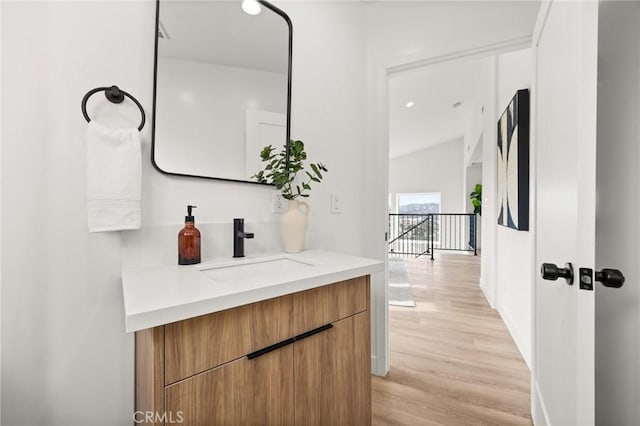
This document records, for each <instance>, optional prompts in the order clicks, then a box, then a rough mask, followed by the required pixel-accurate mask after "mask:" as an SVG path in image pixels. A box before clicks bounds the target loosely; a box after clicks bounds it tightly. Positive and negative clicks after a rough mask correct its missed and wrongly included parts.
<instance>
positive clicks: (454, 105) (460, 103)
mask: <svg viewBox="0 0 640 426" xmlns="http://www.w3.org/2000/svg"><path fill="white" fill-rule="evenodd" d="M461 106H462V102H461V101H458V102H455V103H454V104H453V105H451V108H460V107H461Z"/></svg>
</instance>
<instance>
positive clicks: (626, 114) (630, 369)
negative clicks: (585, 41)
mask: <svg viewBox="0 0 640 426" xmlns="http://www.w3.org/2000/svg"><path fill="white" fill-rule="evenodd" d="M599 26H600V28H599V30H598V35H599V40H598V56H599V61H598V122H597V125H598V134H597V137H598V139H597V140H598V142H597V171H596V179H597V180H596V185H597V200H596V203H597V205H596V209H597V210H596V212H597V213H596V265H595V266H596V269H597V270H600V269H601V268H617V269H620V270H621V271H622V272H623V273H624V275H625V277H626V282H625V283H624V286H623V287H622V288H620V289H612V288H606V287H604V286H602V285H601V284H599V283H596V284H595V286H594V290H595V310H596V321H595V325H596V330H595V333H596V334H595V346H596V353H595V368H596V370H595V371H596V373H595V374H596V378H595V380H596V382H595V384H596V392H595V400H596V424H611V425H614V424H615V425H621V426H623V425H638V424H640V405H639V404H638V401H640V366H639V363H638V360H640V344H639V340H640V287H639V286H638V280H639V279H640V266H639V263H638V258H639V257H640V253H639V249H638V247H639V246H638V237H639V236H640V224H639V221H638V210H639V209H640V195H639V193H638V184H639V183H640V182H639V178H638V169H640V148H639V146H640V126H639V124H638V122H639V119H640V8H639V7H638V3H637V2H604V3H601V4H600V17H599Z"/></svg>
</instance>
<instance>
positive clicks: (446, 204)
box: [389, 139, 464, 213]
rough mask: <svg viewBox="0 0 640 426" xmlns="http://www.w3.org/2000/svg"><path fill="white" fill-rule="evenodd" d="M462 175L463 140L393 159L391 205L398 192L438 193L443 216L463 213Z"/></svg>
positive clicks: (390, 184) (390, 180)
mask: <svg viewBox="0 0 640 426" xmlns="http://www.w3.org/2000/svg"><path fill="white" fill-rule="evenodd" d="M462 172H463V169H462V139H457V140H454V141H451V142H446V143H441V144H439V145H436V146H434V147H431V148H427V149H424V150H422V151H417V152H413V153H411V154H408V155H403V156H400V157H396V158H392V159H391V161H390V162H389V192H390V193H391V197H392V198H391V200H392V203H394V200H396V195H397V194H399V193H420V192H439V193H440V194H441V195H440V211H441V212H442V213H462V212H463V211H464V203H463V192H464V183H463V177H462Z"/></svg>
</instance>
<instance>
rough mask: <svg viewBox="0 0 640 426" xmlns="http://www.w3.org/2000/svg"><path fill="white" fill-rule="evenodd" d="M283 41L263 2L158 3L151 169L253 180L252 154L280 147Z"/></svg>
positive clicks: (277, 15) (286, 49)
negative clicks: (152, 167)
mask: <svg viewBox="0 0 640 426" xmlns="http://www.w3.org/2000/svg"><path fill="white" fill-rule="evenodd" d="M291 38H292V26H291V21H290V20H289V18H288V16H287V15H286V14H285V13H284V12H282V11H281V10H280V9H278V8H277V7H275V6H273V5H272V4H270V3H268V2H265V1H260V0H244V1H243V2H240V1H201V0H200V1H175V0H158V1H157V2H156V53H155V78H154V80H155V81H154V101H153V104H154V114H153V130H152V132H153V134H152V154H151V158H152V162H153V165H154V166H155V168H156V169H158V170H159V171H160V172H162V173H166V174H171V175H180V176H192V177H200V178H209V179H222V180H231V181H241V182H251V183H257V182H255V180H253V179H251V176H253V175H254V174H255V173H256V172H257V171H259V170H261V169H262V164H261V161H260V150H261V148H262V147H264V146H266V145H269V144H271V145H273V146H275V147H281V146H283V145H284V144H287V143H288V141H289V129H290V124H289V121H290V116H291V113H290V111H291V46H292V44H291Z"/></svg>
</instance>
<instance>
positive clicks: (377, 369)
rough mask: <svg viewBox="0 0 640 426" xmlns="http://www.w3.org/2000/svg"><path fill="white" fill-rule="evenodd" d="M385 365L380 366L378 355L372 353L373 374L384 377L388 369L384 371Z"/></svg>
mask: <svg viewBox="0 0 640 426" xmlns="http://www.w3.org/2000/svg"><path fill="white" fill-rule="evenodd" d="M384 370H385V368H384V367H380V366H379V365H378V357H376V356H375V355H373V354H371V374H373V375H374V376H380V377H384V376H386V375H387V373H388V371H384Z"/></svg>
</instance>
